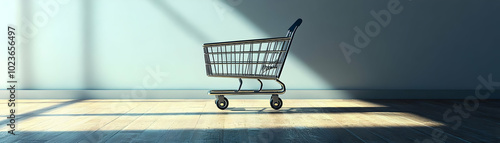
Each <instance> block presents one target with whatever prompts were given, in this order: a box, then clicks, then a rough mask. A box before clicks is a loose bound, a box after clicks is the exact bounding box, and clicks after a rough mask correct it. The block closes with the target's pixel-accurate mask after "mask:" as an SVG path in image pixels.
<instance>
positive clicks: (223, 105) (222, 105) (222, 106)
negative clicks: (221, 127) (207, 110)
mask: <svg viewBox="0 0 500 143" xmlns="http://www.w3.org/2000/svg"><path fill="white" fill-rule="evenodd" d="M215 104H216V105H217V108H219V109H221V110H224V109H226V108H227V107H228V106H229V100H227V98H226V97H224V100H223V101H219V99H217V100H215Z"/></svg>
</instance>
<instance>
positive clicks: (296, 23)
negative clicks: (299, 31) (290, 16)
mask: <svg viewBox="0 0 500 143" xmlns="http://www.w3.org/2000/svg"><path fill="white" fill-rule="evenodd" d="M300 24H302V18H299V19H297V21H295V23H293V25H292V26H290V28H288V30H289V31H294V30H295V28H297V27H299V26H300Z"/></svg>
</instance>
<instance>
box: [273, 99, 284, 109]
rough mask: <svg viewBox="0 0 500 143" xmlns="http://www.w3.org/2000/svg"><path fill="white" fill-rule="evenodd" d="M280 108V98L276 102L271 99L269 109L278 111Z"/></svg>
mask: <svg viewBox="0 0 500 143" xmlns="http://www.w3.org/2000/svg"><path fill="white" fill-rule="evenodd" d="M281 106H283V101H281V98H279V97H278V100H276V101H275V100H273V98H271V107H273V109H274V110H278V109H280V108H281Z"/></svg>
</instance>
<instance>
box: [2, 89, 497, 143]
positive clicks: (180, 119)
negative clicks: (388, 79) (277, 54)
mask: <svg viewBox="0 0 500 143" xmlns="http://www.w3.org/2000/svg"><path fill="white" fill-rule="evenodd" d="M283 101H284V106H283V107H282V109H281V110H273V109H272V108H270V107H269V100H241V99H233V100H232V99H231V98H230V97H229V102H230V104H229V108H228V109H226V110H223V111H222V110H219V109H217V107H216V106H215V104H214V101H213V100H201V99H200V100H193V99H187V100H181V99H175V100H172V99H170V100H158V99H155V100H19V101H18V102H17V103H16V105H17V111H18V112H19V113H17V117H18V118H17V122H16V123H17V130H16V133H17V135H16V136H11V135H9V134H7V129H8V128H7V127H6V126H5V125H6V124H7V122H8V120H6V119H5V117H6V116H7V113H8V109H7V106H6V105H4V106H1V108H0V109H1V113H4V114H1V116H2V117H3V118H1V119H2V120H0V123H1V124H2V125H3V126H2V128H1V130H2V133H1V134H0V142H16V141H19V142H290V141H291V142H424V141H426V140H427V141H429V140H433V139H435V140H443V139H445V142H500V110H499V107H500V100H487V101H481V102H479V106H478V108H477V110H475V111H472V112H469V111H467V110H464V109H463V108H462V110H464V112H463V114H464V115H465V114H469V115H470V116H468V117H467V118H465V117H461V116H460V114H458V113H455V112H452V113H451V114H449V115H447V118H446V119H447V120H445V119H444V116H445V113H446V111H447V110H448V109H454V108H453V105H454V104H456V105H461V104H462V103H463V101H462V100H342V99H328V100H298V99H293V100H291V99H284V100H283ZM453 117H454V118H453ZM451 119H453V120H451ZM459 119H460V121H461V122H460V124H459V125H458V128H452V127H453V126H454V125H456V124H457V123H458V120H459ZM450 120H451V121H450ZM447 121H449V122H447ZM439 131H442V132H439ZM433 135H434V138H433Z"/></svg>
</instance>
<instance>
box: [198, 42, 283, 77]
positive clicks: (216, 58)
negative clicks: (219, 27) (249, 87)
mask: <svg viewBox="0 0 500 143" xmlns="http://www.w3.org/2000/svg"><path fill="white" fill-rule="evenodd" d="M290 39H291V38H290V37H278V38H267V39H256V40H244V41H233V42H222V43H213V44H205V45H204V46H203V47H204V52H205V66H206V72H207V75H208V76H212V77H237V78H258V79H277V78H279V74H280V72H281V70H282V67H283V64H284V61H285V58H286V54H288V48H289V46H288V44H289V43H290Z"/></svg>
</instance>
